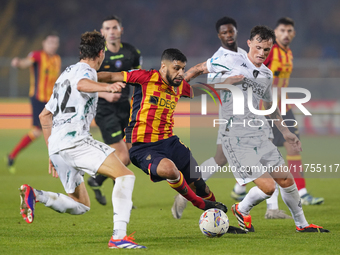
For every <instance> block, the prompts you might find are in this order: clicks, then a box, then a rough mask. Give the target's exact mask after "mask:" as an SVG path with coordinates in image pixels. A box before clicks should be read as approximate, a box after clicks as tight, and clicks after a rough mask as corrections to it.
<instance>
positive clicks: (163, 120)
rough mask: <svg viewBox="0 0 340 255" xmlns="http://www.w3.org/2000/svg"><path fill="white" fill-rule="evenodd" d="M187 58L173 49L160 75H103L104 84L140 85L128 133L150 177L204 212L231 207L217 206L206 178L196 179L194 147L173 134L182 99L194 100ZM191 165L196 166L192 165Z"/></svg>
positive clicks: (135, 161)
mask: <svg viewBox="0 0 340 255" xmlns="http://www.w3.org/2000/svg"><path fill="white" fill-rule="evenodd" d="M186 62H187V58H186V57H185V56H184V55H183V53H182V52H180V51H179V50H177V49H167V50H165V51H164V52H163V54H162V57H161V67H160V70H159V71H156V70H151V71H145V70H133V71H130V72H120V73H109V72H106V73H105V72H101V73H98V79H99V81H103V82H117V81H124V82H126V83H129V84H132V85H134V86H135V90H134V94H133V98H132V112H131V116H130V121H129V124H128V127H127V128H126V129H125V133H126V142H127V143H131V144H132V147H131V149H130V150H129V153H130V159H131V162H132V163H133V164H134V165H135V166H137V167H139V168H140V169H142V170H143V171H144V172H145V173H146V174H148V175H150V179H151V181H153V182H159V181H162V180H167V182H168V183H169V185H170V187H171V188H173V189H175V190H176V191H177V192H178V193H180V194H181V195H182V196H184V197H185V198H186V199H188V200H189V201H190V202H191V203H192V204H193V205H194V206H196V207H197V208H199V209H202V210H207V209H210V208H219V209H221V210H222V211H224V212H226V211H227V207H226V206H225V205H223V204H222V203H219V202H216V200H215V197H214V194H213V193H212V192H211V191H210V190H209V187H208V186H207V185H206V183H205V182H204V181H203V180H202V179H201V178H194V177H191V176H190V167H195V165H197V163H196V161H195V159H194V158H193V157H192V155H191V152H190V149H189V148H188V147H186V146H185V145H184V144H183V143H182V142H181V141H180V140H179V138H178V137H177V136H176V135H174V134H173V130H172V129H173V126H174V120H173V114H174V111H175V108H176V104H177V102H178V100H179V98H180V97H190V96H191V88H190V85H189V84H188V83H187V82H186V81H183V76H184V68H185V66H186ZM190 163H191V164H190ZM194 191H195V192H196V194H197V195H196V194H195V192H194Z"/></svg>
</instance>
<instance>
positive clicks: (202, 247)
mask: <svg viewBox="0 0 340 255" xmlns="http://www.w3.org/2000/svg"><path fill="white" fill-rule="evenodd" d="M175 131H176V132H175V133H176V134H178V136H179V137H180V138H181V139H182V141H183V142H184V143H186V144H188V143H189V138H190V137H189V133H188V129H184V128H183V129H176V130H175ZM25 132H26V130H1V132H0V144H1V146H0V155H2V156H5V155H6V154H7V153H8V152H9V150H10V149H12V147H13V146H14V145H15V143H17V142H18V141H19V139H20V137H21V136H22V135H23V134H25ZM93 134H94V137H95V138H97V139H99V140H101V137H100V133H99V131H98V130H97V129H94V130H93ZM214 141H215V134H214V137H213V138H212V140H211V139H210V138H209V139H207V140H206V142H207V143H214ZM339 141H340V139H339V138H338V137H303V138H302V143H303V148H304V152H303V162H304V163H320V164H328V165H329V164H339V163H340V160H339V156H338V155H339V151H338V145H339ZM213 148H214V145H213ZM193 151H194V150H193ZM214 153H215V151H214V150H210V151H208V152H205V153H201V154H199V153H198V154H199V155H195V154H194V156H195V157H196V158H197V160H198V162H199V163H201V162H202V161H203V160H205V159H207V158H208V157H211V156H213V155H214ZM16 169H17V172H16V174H14V175H13V174H10V173H9V172H8V171H7V169H6V166H5V163H4V161H2V162H0V180H1V185H0V208H1V210H0V254H58V255H60V254H112V253H118V252H119V253H124V254H125V253H129V254H130V253H131V254H185V255H189V254H340V248H339V240H340V214H339V211H340V203H339V191H340V189H339V185H340V179H339V176H340V169H339V170H338V173H334V174H333V175H332V176H333V178H308V179H307V188H308V189H309V191H310V192H311V193H312V194H314V195H317V196H323V197H325V203H324V204H323V205H320V206H304V211H305V215H306V218H307V220H308V221H309V222H310V223H314V224H317V225H321V226H323V227H325V228H327V229H330V230H331V233H323V234H319V233H296V232H295V226H294V222H293V220H265V219H264V214H265V210H266V204H265V202H263V203H261V204H259V205H258V206H256V207H255V208H254V209H253V210H252V212H251V215H252V219H253V225H254V226H255V231H256V232H255V233H250V234H246V235H231V234H226V235H224V236H222V237H221V238H212V239H210V238H207V237H205V236H203V235H202V234H201V232H200V230H199V227H198V220H199V217H200V215H201V213H202V211H201V210H198V209H196V208H194V207H193V206H192V205H188V207H187V209H186V210H185V212H184V214H183V218H182V219H180V220H175V219H173V218H172V215H171V212H170V208H171V206H172V203H173V197H174V196H175V195H176V192H175V191H174V190H172V189H171V188H170V187H169V186H168V184H167V183H166V182H161V183H152V182H151V181H150V180H149V177H148V176H147V175H145V174H144V173H143V172H142V171H141V170H139V169H137V168H135V167H133V166H130V169H132V170H133V171H134V173H135V174H136V177H137V179H136V185H135V189H134V193H133V201H134V205H136V206H137V209H136V210H132V214H131V219H130V224H129V225H128V233H131V232H133V231H136V233H135V234H134V235H135V238H136V242H138V243H140V244H142V245H145V246H147V247H148V249H146V250H131V251H127V250H120V251H117V250H110V249H108V247H107V243H108V241H109V239H110V236H111V234H112V204H111V199H110V197H111V192H112V182H111V181H109V180H107V181H106V182H105V183H104V186H103V191H104V193H105V195H106V197H107V200H108V205H106V206H102V205H100V204H99V203H97V201H96V200H95V199H94V193H93V192H92V191H91V190H90V189H89V190H88V191H89V195H90V198H91V202H92V204H91V210H90V211H89V212H88V213H86V214H84V215H80V216H73V215H68V214H59V213H56V212H55V211H53V210H51V209H49V208H46V207H45V206H44V205H42V204H39V203H37V205H36V211H35V220H34V222H33V223H32V224H27V223H26V222H25V221H24V220H23V219H22V217H21V216H20V214H19V202H20V199H19V191H18V188H19V187H20V185H21V184H24V183H27V184H30V185H32V186H33V187H35V188H38V189H43V190H48V191H54V192H60V193H64V190H63V187H62V185H61V183H60V181H59V180H58V179H55V178H52V177H51V176H50V175H49V174H48V154H47V149H46V146H45V143H44V141H43V138H40V139H39V140H38V141H37V142H35V143H34V144H32V145H31V146H30V147H29V148H27V149H26V150H24V151H23V152H22V153H21V154H20V155H19V157H18V158H17V161H16ZM87 178H88V176H85V180H87ZM234 183H235V181H234V179H232V178H213V179H210V180H209V181H208V184H209V186H210V188H211V189H212V190H213V191H214V193H215V196H216V198H217V200H218V201H221V202H223V203H225V204H226V205H227V206H228V208H229V209H230V208H231V205H232V204H233V203H234V201H233V200H232V199H231V198H230V191H231V189H232V187H233V185H234ZM249 188H250V187H248V189H249ZM279 206H280V209H284V210H286V211H288V208H287V207H286V206H285V205H284V203H283V202H282V199H281V198H279ZM227 215H228V217H229V220H230V224H231V225H234V226H236V225H237V221H236V218H235V217H234V216H233V215H232V213H231V211H229V212H228V213H227Z"/></svg>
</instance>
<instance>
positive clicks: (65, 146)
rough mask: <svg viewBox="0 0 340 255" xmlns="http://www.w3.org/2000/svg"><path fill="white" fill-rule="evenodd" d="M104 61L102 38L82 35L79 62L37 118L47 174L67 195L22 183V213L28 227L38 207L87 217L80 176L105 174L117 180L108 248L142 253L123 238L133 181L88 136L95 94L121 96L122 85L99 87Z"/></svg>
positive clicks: (105, 149) (86, 197)
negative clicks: (47, 158)
mask: <svg viewBox="0 0 340 255" xmlns="http://www.w3.org/2000/svg"><path fill="white" fill-rule="evenodd" d="M104 57H105V39H104V37H103V36H102V35H101V34H100V33H98V32H97V31H94V32H86V33H84V34H82V36H81V43H80V62H78V63H77V64H75V65H71V66H69V67H67V68H66V70H65V71H64V72H63V73H62V74H61V75H60V77H59V78H58V80H57V82H56V84H55V86H54V89H53V94H52V96H51V98H50V100H49V101H48V103H47V104H46V106H45V108H44V110H43V111H42V113H41V114H40V116H39V117H40V122H41V125H42V128H43V134H44V138H45V141H46V144H47V146H48V152H49V156H50V167H49V172H50V173H51V172H52V175H53V176H56V177H57V176H59V178H60V181H61V182H62V184H63V186H64V189H65V191H66V193H67V194H68V196H66V195H64V194H60V193H54V192H50V191H43V190H37V189H34V188H32V187H31V186H29V185H27V184H24V185H22V186H21V187H20V191H21V196H20V197H21V206H20V213H21V214H22V216H23V218H24V219H25V220H26V222H27V223H32V222H33V220H34V209H35V203H36V202H40V203H43V204H44V205H45V206H47V207H50V208H51V209H53V210H55V211H57V212H59V213H69V214H75V215H79V214H83V213H86V212H87V211H88V210H90V198H89V195H88V193H87V190H86V187H85V184H84V178H83V175H84V173H88V174H90V175H92V176H93V175H95V174H96V173H100V174H104V175H106V176H108V177H109V178H111V179H114V180H115V181H116V184H115V186H114V188H113V191H112V205H113V214H114V215H113V222H114V228H113V234H112V237H111V239H110V241H109V243H108V245H109V248H125V249H140V248H146V247H145V246H142V245H138V244H136V243H135V242H133V240H134V238H133V237H132V236H131V235H130V236H127V235H126V228H127V224H128V222H129V219H130V212H131V207H132V200H131V197H132V191H133V187H134V182H135V176H134V174H133V172H131V171H130V170H129V169H127V168H126V167H125V166H124V165H123V164H122V162H121V161H120V160H119V159H118V157H117V156H116V155H115V154H114V153H113V152H114V151H115V150H114V149H113V148H111V147H110V146H108V145H106V144H104V143H101V142H99V141H96V140H94V139H93V138H92V136H91V134H90V124H91V121H92V120H93V117H94V116H95V113H96V107H97V101H98V93H97V92H120V91H121V88H122V87H124V86H125V85H124V84H123V83H115V84H101V83H98V82H97V72H96V70H98V68H99V67H100V65H101V64H102V62H103V59H104ZM52 164H53V165H52Z"/></svg>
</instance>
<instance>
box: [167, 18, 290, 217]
mask: <svg viewBox="0 0 340 255" xmlns="http://www.w3.org/2000/svg"><path fill="white" fill-rule="evenodd" d="M216 31H217V33H218V34H217V35H218V38H219V39H220V41H221V47H220V48H219V49H218V50H217V51H216V52H215V53H214V55H213V56H212V58H217V57H221V56H223V55H224V54H228V53H233V52H237V53H240V54H244V55H246V54H247V52H246V51H245V50H243V49H241V48H240V47H237V33H238V31H237V23H236V21H235V20H234V19H232V18H230V17H223V18H221V19H219V20H218V21H217V22H216ZM215 76H216V74H215V73H209V74H208V83H211V81H213V80H214V77H215ZM210 80H211V81H210ZM220 93H221V98H222V99H223V100H227V97H229V96H230V94H229V93H226V92H225V91H223V90H222V91H221V92H220ZM221 112H222V109H221V106H219V115H220V117H219V119H222V116H221ZM262 119H263V120H264V125H263V127H262V128H263V129H264V130H265V131H266V132H267V133H268V137H269V138H270V139H272V138H273V137H272V135H273V134H272V132H271V127H270V126H269V125H268V124H267V121H265V119H264V118H263V116H262ZM216 144H217V147H216V154H215V156H214V157H211V158H209V159H207V160H205V161H204V162H203V163H202V164H201V167H202V169H203V168H204V167H210V166H217V165H218V166H221V167H222V166H224V165H225V164H227V163H228V160H227V159H226V157H225V156H224V153H223V151H222V133H221V132H218V134H217V142H216ZM214 173H215V172H210V171H205V172H202V173H201V174H202V179H203V180H204V181H207V180H208V179H209V178H210V177H211V176H212V175H213V174H214ZM277 189H278V188H276V189H275V192H274V194H273V195H272V196H271V198H269V199H267V200H266V202H267V208H268V209H267V211H266V214H265V218H266V219H292V217H291V216H289V215H287V214H286V213H285V212H284V211H283V210H279V207H278V202H277V199H278V197H277V196H278V192H277ZM246 194H247V192H246V185H240V184H238V183H236V184H235V187H234V189H233V191H232V192H231V197H232V198H234V199H235V200H237V201H242V199H243V198H244V197H245V196H246ZM186 205H187V200H186V199H185V198H184V197H182V196H179V195H177V196H176V197H175V201H174V204H173V206H172V208H171V212H172V215H173V217H174V218H175V219H180V218H181V217H182V214H183V211H184V209H185V208H186Z"/></svg>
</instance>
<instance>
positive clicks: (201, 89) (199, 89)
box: [191, 74, 244, 97]
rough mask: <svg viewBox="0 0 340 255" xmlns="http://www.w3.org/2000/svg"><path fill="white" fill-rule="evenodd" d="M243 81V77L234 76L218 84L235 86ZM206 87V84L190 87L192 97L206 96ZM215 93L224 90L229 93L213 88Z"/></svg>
mask: <svg viewBox="0 0 340 255" xmlns="http://www.w3.org/2000/svg"><path fill="white" fill-rule="evenodd" d="M243 79H244V76H243V75H241V74H240V75H234V76H230V77H228V78H226V79H225V80H223V82H220V83H218V84H227V85H230V84H231V85H236V84H238V83H240V82H242V80H243ZM207 86H208V84H204V85H203V84H200V83H198V84H194V85H192V86H191V87H192V88H193V92H194V95H195V97H196V96H200V95H202V94H206V93H207V92H206V90H207ZM211 86H214V85H211ZM214 89H215V91H221V90H226V91H230V90H229V89H227V88H216V87H215V88H214Z"/></svg>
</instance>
